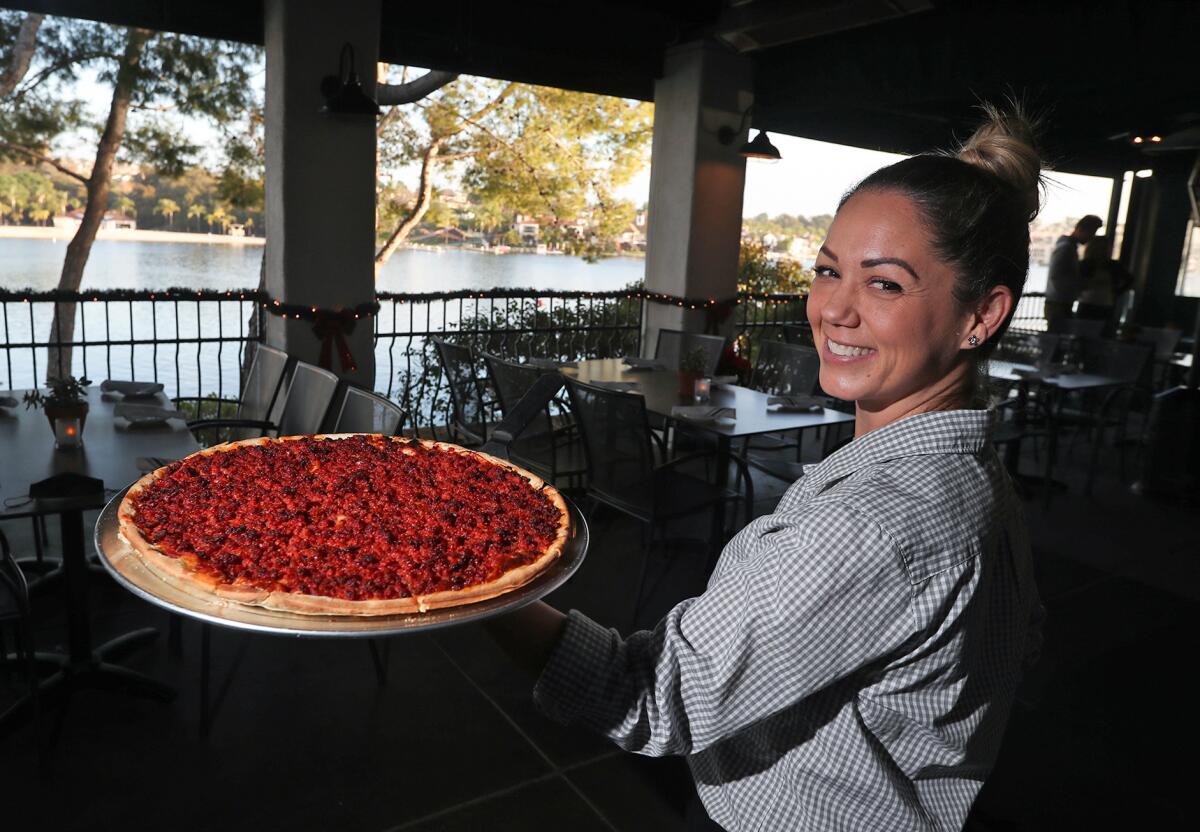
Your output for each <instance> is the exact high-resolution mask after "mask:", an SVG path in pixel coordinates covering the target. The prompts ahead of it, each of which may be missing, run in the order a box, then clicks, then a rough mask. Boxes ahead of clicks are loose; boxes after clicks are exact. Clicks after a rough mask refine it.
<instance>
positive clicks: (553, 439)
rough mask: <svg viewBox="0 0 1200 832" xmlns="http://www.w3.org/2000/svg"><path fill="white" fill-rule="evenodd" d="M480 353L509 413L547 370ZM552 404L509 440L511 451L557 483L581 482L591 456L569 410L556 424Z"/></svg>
mask: <svg viewBox="0 0 1200 832" xmlns="http://www.w3.org/2000/svg"><path fill="white" fill-rule="evenodd" d="M480 356H481V357H482V358H483V361H484V364H485V365H486V366H487V370H488V375H489V376H490V377H491V380H492V387H493V388H494V389H495V391H496V395H497V397H498V398H499V400H500V410H501V411H502V413H503V414H504V415H505V416H507V415H508V414H509V413H511V412H512V411H513V409H514V408H515V407H516V406H517V403H518V402H520V401H521V399H522V398H523V397H524V396H525V394H526V393H527V392H529V388H531V387H532V386H533V385H534V383H535V382H536V381H537V380H538V379H539V378H541V377H542V376H543V375H545V372H546V371H545V370H540V369H538V368H536V367H533V366H530V365H529V364H518V363H516V362H513V361H506V360H505V359H503V358H500V357H499V356H496V355H490V354H489V353H483V352H481V353H480ZM552 404H553V403H552ZM550 407H551V405H547V407H545V408H543V409H542V411H541V412H540V413H539V414H537V416H536V417H534V419H533V421H532V422H531V423H530V424H529V425H528V426H526V427H525V429H524V430H523V431H522V433H521V435H520V436H518V437H516V438H515V439H513V440H512V442H510V443H509V446H508V450H509V454H510V455H511V457H512V460H513V462H515V463H517V464H518V465H521V466H523V467H525V468H528V469H529V470H531V471H533V472H535V473H537V474H538V475H539V476H541V477H542V478H543V479H545V480H547V481H549V482H552V483H554V484H555V485H558V484H559V482H560V480H561V481H565V482H566V483H569V484H570V485H572V486H576V487H577V486H580V485H582V482H583V480H584V478H585V477H586V475H587V460H586V458H585V456H584V451H583V443H582V441H581V440H580V438H579V432H578V430H576V427H575V423H574V421H573V420H572V419H571V418H570V414H569V413H565V414H563V415H564V416H566V417H567V418H566V420H565V421H560V422H559V423H558V424H556V423H555V419H554V416H553V415H552V413H551V411H550Z"/></svg>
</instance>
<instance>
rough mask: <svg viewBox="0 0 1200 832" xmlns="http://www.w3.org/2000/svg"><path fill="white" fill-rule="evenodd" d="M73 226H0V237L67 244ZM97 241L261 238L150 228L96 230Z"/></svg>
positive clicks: (258, 240) (243, 241) (237, 241)
mask: <svg viewBox="0 0 1200 832" xmlns="http://www.w3.org/2000/svg"><path fill="white" fill-rule="evenodd" d="M74 236H75V229H74V228H53V227H46V226H36V225H0V240H3V239H10V240H51V241H53V242H59V241H61V242H64V243H69V242H70V241H71V238H72V237H74ZM96 239H97V240H116V241H118V242H128V243H215V244H216V245H224V246H256V247H262V246H264V245H266V243H267V241H266V239H265V238H263V237H231V236H229V235H228V234H197V233H194V232H191V231H152V230H150V229H141V228H137V229H130V228H108V229H104V228H102V229H100V231H98V232H97V233H96Z"/></svg>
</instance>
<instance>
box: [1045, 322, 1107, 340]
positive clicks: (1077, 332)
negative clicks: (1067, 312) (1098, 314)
mask: <svg viewBox="0 0 1200 832" xmlns="http://www.w3.org/2000/svg"><path fill="white" fill-rule="evenodd" d="M1107 325H1108V321H1107V320H1104V319H1102V318H1101V319H1096V318H1060V319H1058V320H1055V321H1053V322H1052V323H1051V324H1050V331H1051V332H1054V333H1057V334H1059V335H1074V336H1075V337H1076V338H1099V337H1100V336H1101V335H1103V334H1104V327H1105V326H1107Z"/></svg>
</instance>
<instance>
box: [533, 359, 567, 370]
mask: <svg viewBox="0 0 1200 832" xmlns="http://www.w3.org/2000/svg"><path fill="white" fill-rule="evenodd" d="M527 363H528V364H529V365H530V366H533V367H541V368H542V369H545V370H559V369H561V368H563V367H578V366H579V362H578V361H558V360H556V359H553V358H531V359H529V361H528V362H527Z"/></svg>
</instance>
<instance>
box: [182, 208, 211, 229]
mask: <svg viewBox="0 0 1200 832" xmlns="http://www.w3.org/2000/svg"><path fill="white" fill-rule="evenodd" d="M207 214H208V209H207V208H205V207H204V205H203V203H200V202H193V203H192V204H191V205H189V206H188V209H187V218H188V219H189V220H194V219H203V218H204V217H205V216H206V215H207ZM196 227H197V228H199V224H197V226H196Z"/></svg>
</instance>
